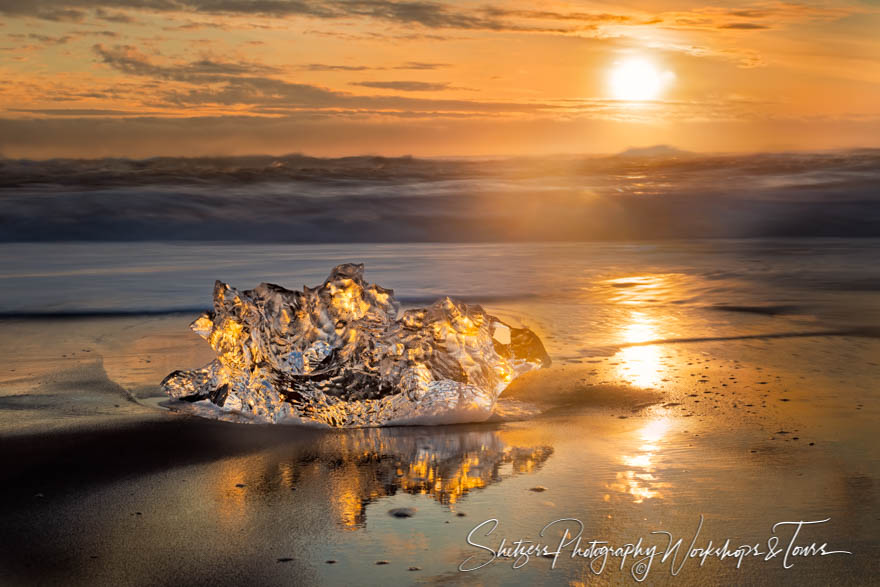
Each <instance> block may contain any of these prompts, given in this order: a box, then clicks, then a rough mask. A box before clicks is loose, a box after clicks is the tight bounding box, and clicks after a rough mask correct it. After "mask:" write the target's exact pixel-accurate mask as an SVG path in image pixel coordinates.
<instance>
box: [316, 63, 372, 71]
mask: <svg viewBox="0 0 880 587" xmlns="http://www.w3.org/2000/svg"><path fill="white" fill-rule="evenodd" d="M302 69H304V70H306V71H367V70H371V69H385V68H384V67H369V66H367V65H328V64H325V63H309V64H308V65H303V66H302Z"/></svg>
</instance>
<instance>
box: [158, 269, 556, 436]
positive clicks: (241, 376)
mask: <svg viewBox="0 0 880 587" xmlns="http://www.w3.org/2000/svg"><path fill="white" fill-rule="evenodd" d="M363 270H364V266H363V265H355V264H345V265H339V266H338V267H336V268H334V269H333V271H332V273H331V274H330V276H329V277H328V278H327V280H326V281H325V282H324V283H323V284H322V285H320V286H318V287H316V288H309V287H305V288H303V291H291V290H288V289H285V288H283V287H280V286H277V285H272V284H269V283H263V284H260V285H259V286H257V287H256V288H255V289H252V290H248V291H237V290H235V289H233V288H231V287H229V286H228V285H226V284H224V283H221V282H219V281H218V282H217V283H216V284H215V285H214V310H213V312H207V313H205V314H202V315H201V316H200V317H199V318H198V319H197V320H196V321H195V322H193V323H192V325H191V328H192V329H193V330H194V331H195V332H196V333H197V334H199V335H200V336H202V337H203V338H205V339H206V340H208V342H210V344H211V347H212V348H213V349H214V350H215V351H216V352H217V358H216V359H215V360H213V361H211V363H209V364H208V365H206V366H205V367H203V368H201V369H196V370H192V371H175V372H173V373H171V374H170V375H168V377H166V378H165V379H164V381H162V387H163V388H164V389H165V391H166V392H167V393H168V395H170V396H171V397H172V398H176V399H178V400H183V401H186V402H194V403H195V404H197V405H198V406H199V408H200V409H199V410H197V411H198V412H199V413H201V414H202V415H210V416H213V417H218V418H220V417H222V418H224V419H225V418H228V417H230V416H234V417H235V419H241V420H244V421H252V422H266V423H304V424H323V425H328V426H336V427H363V426H387V425H402V424H449V423H457V422H477V421H482V420H485V419H486V418H488V417H489V416H490V415H491V414H492V410H493V408H494V406H495V402H496V400H497V399H498V396H499V395H501V392H503V391H504V389H505V388H506V387H507V386H508V384H510V382H511V381H513V379H514V378H516V377H517V376H519V375H521V374H523V373H525V372H527V371H530V370H533V369H538V368H540V367H542V366H548V365H549V364H550V357H549V356H548V355H547V352H546V351H545V350H544V345H543V344H542V343H541V341H540V339H539V338H538V337H537V336H536V335H535V334H534V333H533V332H532V331H531V330H528V329H526V328H513V327H511V326H509V325H507V324H505V323H503V322H502V321H501V320H499V319H498V318H495V317H494V316H491V315H489V314H487V313H486V312H485V311H484V310H483V308H481V307H480V306H477V305H470V304H465V303H462V302H460V301H456V300H453V299H450V298H443V299H441V300H438V301H437V302H435V303H434V304H433V305H431V306H430V307H428V308H416V309H407V310H403V311H401V308H400V304H399V303H398V302H396V301H395V300H394V297H393V294H394V292H393V291H392V290H389V289H384V288H382V287H379V286H378V285H367V284H366V283H365V282H364V280H363Z"/></svg>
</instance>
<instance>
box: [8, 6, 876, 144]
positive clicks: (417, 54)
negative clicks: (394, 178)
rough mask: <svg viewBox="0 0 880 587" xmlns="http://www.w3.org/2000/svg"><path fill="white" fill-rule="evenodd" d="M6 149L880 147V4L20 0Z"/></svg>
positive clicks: (11, 31)
mask: <svg viewBox="0 0 880 587" xmlns="http://www.w3.org/2000/svg"><path fill="white" fill-rule="evenodd" d="M0 110H2V113H0V154H2V155H5V156H7V157H52V156H82V157H91V156H136V157H141V156H153V155H203V154H208V155H212V154H246V153H289V152H302V153H307V154H314V155H326V156H337V155H354V154H364V153H373V154H381V155H403V154H412V155H417V156H436V155H442V156H470V155H503V154H525V155H532V154H535V155H541V154H553V153H608V152H614V151H618V150H621V149H624V148H627V147H630V146H645V145H651V144H660V143H663V144H670V145H674V146H676V147H679V148H683V149H689V150H695V151H755V150H764V151H766V150H782V149H798V150H800V149H829V148H843V147H856V146H874V147H877V146H880V2H877V1H874V0H871V1H866V0H863V1H856V0H853V1H840V2H777V1H758V2H723V1H719V2H698V1H687V0H681V1H667V2H653V1H623V2H559V1H543V2H542V1H538V0H533V1H530V2H520V1H500V0H499V1H494V2H493V1H491V0H490V1H489V2H481V1H470V0H469V1H455V2H453V1H445V2H441V1H437V2H427V1H420V0H414V1H392V0H352V1H346V0H0Z"/></svg>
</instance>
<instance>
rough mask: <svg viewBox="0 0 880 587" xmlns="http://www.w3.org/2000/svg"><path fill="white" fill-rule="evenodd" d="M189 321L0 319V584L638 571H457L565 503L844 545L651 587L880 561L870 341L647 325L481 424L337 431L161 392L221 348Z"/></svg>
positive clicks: (601, 522) (658, 576)
mask: <svg viewBox="0 0 880 587" xmlns="http://www.w3.org/2000/svg"><path fill="white" fill-rule="evenodd" d="M521 310H522V309H521V308H517V307H514V306H510V307H506V308H505V307H502V308H501V312H500V313H504V312H506V313H508V314H510V315H518V313H520V312H521ZM532 311H537V310H535V309H534V308H532ZM538 315H539V316H545V314H540V312H538ZM731 315H732V316H734V317H735V318H734V319H736V320H740V318H739V316H740V315H741V313H731ZM190 319H191V316H189V315H184V314H181V315H169V316H152V317H150V316H127V317H117V318H69V319H43V320H40V319H37V320H33V319H31V320H13V319H8V320H3V321H2V326H3V328H4V336H3V338H2V342H0V345H2V347H3V348H2V349H0V351H2V356H4V357H16V360H15V361H14V362H8V363H6V364H4V365H3V366H2V369H0V371H2V373H0V419H2V420H0V424H2V430H3V432H2V445H3V450H2V451H0V460H2V466H0V493H2V496H0V504H2V505H0V518H2V520H3V532H2V536H0V569H2V570H3V581H2V582H3V584H10V585H31V584H45V585H57V584H69V585H120V584H126V585H129V584H130V585H157V584H167V585H188V584H221V585H240V584H243V583H257V584H267V585H282V584H344V583H349V584H351V583H358V584H364V585H380V584H388V583H390V582H397V583H405V584H408V583H422V582H424V583H459V582H461V583H464V582H468V583H477V584H500V583H503V584H523V585H525V584H534V583H548V584H561V585H578V584H581V583H584V584H634V581H633V580H632V579H631V578H630V576H629V574H628V573H630V572H631V570H632V569H631V566H632V565H631V563H630V562H627V563H626V564H625V565H624V569H623V570H620V569H619V568H618V567H617V566H616V565H615V561H614V559H612V562H610V563H609V566H608V568H606V569H605V570H604V571H603V572H602V573H601V574H600V575H595V574H592V573H591V572H590V570H589V567H588V566H587V563H586V562H585V561H584V560H583V559H579V558H578V559H572V558H571V557H569V556H567V555H568V554H570V553H568V552H566V553H563V554H562V555H560V557H559V558H558V560H557V561H556V564H555V568H553V569H551V568H550V567H551V564H552V561H551V560H550V559H548V558H544V557H532V558H531V559H530V561H529V562H528V564H526V565H524V566H523V567H522V568H519V569H516V570H515V569H513V568H512V561H511V560H508V559H504V560H498V561H496V562H494V563H492V564H489V565H487V566H486V567H484V568H481V569H480V570H478V571H474V572H469V573H461V572H459V571H458V567H459V565H460V564H461V563H462V562H463V561H465V560H466V559H467V558H468V557H471V556H473V557H477V558H476V559H472V560H484V558H485V551H484V550H481V549H478V548H475V547H474V546H469V545H468V544H467V542H466V537H467V535H468V533H469V532H470V531H471V530H472V529H473V528H474V527H475V526H477V525H478V524H480V523H481V522H483V521H484V520H487V519H489V518H497V519H498V520H499V526H498V529H497V530H496V531H495V533H494V534H493V535H492V536H489V537H485V536H483V537H482V538H481V540H482V544H484V545H487V546H493V547H494V546H497V545H498V542H499V541H500V539H501V537H506V538H507V539H508V542H510V541H513V540H517V539H519V538H526V539H533V540H537V539H539V536H538V533H539V532H540V530H541V528H542V527H543V526H544V525H545V524H547V523H548V522H551V521H553V520H557V519H560V518H566V517H572V518H577V519H579V520H581V521H582V522H583V524H584V527H585V536H589V537H590V538H595V539H598V540H607V541H610V542H612V543H614V544H623V543H626V542H630V541H635V540H637V539H638V538H639V537H644V539H645V540H646V541H650V542H651V543H654V544H661V543H662V541H660V540H658V537H657V536H656V535H654V536H653V537H652V536H651V534H650V532H651V531H656V530H666V531H669V532H671V533H672V534H673V535H674V536H676V537H681V538H684V541H685V543H686V544H687V543H689V542H690V539H691V537H692V536H693V535H694V532H695V530H696V527H697V524H698V523H699V520H700V516H701V515H702V516H704V518H705V521H704V525H703V528H702V531H701V534H700V536H701V538H700V542H701V543H703V545H705V542H706V541H708V540H709V539H711V540H713V542H714V543H715V544H716V545H717V544H718V543H719V542H723V541H724V539H726V538H730V539H731V542H732V543H734V544H737V545H738V544H742V543H749V544H752V543H756V542H759V543H761V544H762V545H766V542H767V539H768V538H769V537H770V536H771V535H772V534H771V526H772V525H773V524H775V523H776V522H780V521H797V520H822V519H826V518H830V521H829V522H827V523H825V524H823V525H821V526H820V527H815V528H810V529H808V530H804V531H803V533H802V537H801V539H799V540H798V544H809V543H812V542H814V541H816V542H818V543H820V544H821V543H823V542H827V543H828V547H829V550H832V549H833V550H846V551H851V552H852V553H853V554H852V555H830V556H824V557H819V556H816V557H800V558H798V559H797V560H795V561H794V566H793V567H792V568H790V569H784V568H783V565H782V563H781V561H780V560H779V559H778V558H777V559H773V560H769V561H764V560H757V559H755V560H752V559H746V560H744V562H743V563H742V566H741V568H739V569H737V568H736V561H735V560H731V559H727V560H724V561H718V560H715V559H713V558H709V559H708V560H707V561H706V563H705V564H704V566H702V567H700V566H699V560H690V561H688V562H687V564H685V566H684V567H683V568H682V570H681V571H680V572H679V573H678V574H677V576H672V575H671V573H670V565H669V563H666V564H661V563H659V562H655V563H654V566H653V568H652V570H651V571H650V574H649V578H648V580H647V582H646V584H652V585H654V584H683V585H705V584H750V585H754V584H767V585H776V584H783V583H784V584H799V585H828V584H841V585H865V584H869V583H871V582H872V581H873V580H874V577H876V576H877V572H878V571H880V567H878V562H877V560H878V555H880V549H878V545H877V540H876V537H877V535H878V529H880V516H878V514H877V512H878V511H880V510H878V505H880V503H878V481H877V477H878V471H880V467H878V464H880V463H878V457H880V451H878V447H877V443H876V440H875V438H876V423H877V421H878V415H880V404H878V389H877V385H876V382H877V381H878V380H880V377H878V376H880V362H878V358H877V357H880V341H878V340H877V339H876V338H875V337H873V336H868V335H861V336H856V335H849V336H842V335H823V336H817V335H814V334H809V333H807V334H806V335H803V336H788V335H786V336H775V337H760V336H751V335H748V336H738V337H737V338H735V339H733V340H701V341H691V342H681V341H679V342H664V343H655V344H651V343H650V341H652V340H654V339H657V338H664V339H667V340H668V339H671V338H675V337H672V336H669V333H667V332H660V333H659V334H660V335H661V336H655V334H656V333H655V332H654V331H653V330H652V328H651V326H650V324H651V320H650V316H648V317H643V319H642V320H637V321H633V322H630V323H629V326H628V327H627V328H629V331H628V332H629V334H631V335H632V336H630V339H631V342H624V343H623V344H622V345H618V347H617V348H612V349H605V350H603V352H601V353H600V352H596V353H584V352H576V351H573V350H570V349H571V345H570V343H568V342H566V341H564V340H563V341H558V340H557V341H553V340H551V341H549V343H548V345H549V346H550V350H551V354H555V356H556V357H557V361H556V363H555V364H554V367H552V368H551V369H549V370H547V371H544V372H539V373H535V374H532V375H530V376H527V377H525V378H523V379H521V380H518V381H517V382H515V384H514V385H513V386H512V387H511V388H510V389H508V391H507V393H505V396H504V399H503V401H502V402H501V403H500V405H499V414H501V416H499V417H496V418H495V421H493V422H488V423H484V424H469V425H459V426H444V427H431V428H418V427H407V428H396V429H381V430H380V429H372V430H349V431H332V430H329V431H328V430H312V429H302V428H293V427H269V426H257V425H240V424H231V423H225V422H211V421H205V420H201V419H198V418H194V417H191V416H187V415H185V414H178V413H173V412H169V411H167V410H164V409H162V408H160V407H158V405H157V402H158V399H159V397H160V396H159V392H158V387H157V385H156V382H158V381H159V380H161V378H162V377H163V376H164V375H165V374H166V373H168V372H169V371H171V370H173V369H176V368H182V367H184V368H185V367H194V366H198V365H200V364H202V363H204V362H207V360H209V359H210V358H211V352H210V350H209V349H207V348H206V347H205V345H204V344H203V342H202V341H201V340H200V339H198V338H197V337H195V336H194V335H191V334H189V333H188V332H186V330H185V327H186V324H187V323H188V321H189V320H190ZM742 320H746V321H750V320H772V318H769V317H767V316H758V317H752V316H751V315H746V316H745V317H744V318H743V319H742ZM547 324H551V325H552V316H551V317H550V318H546V320H545V321H542V320H538V327H539V328H540V327H544V328H546V330H545V331H544V332H542V336H548V331H549V327H548V326H546V325H547ZM739 324H740V326H741V328H740V329H739V330H737V331H736V332H737V333H739V334H744V333H745V331H748V332H751V333H752V334H754V333H755V332H756V331H758V330H759V329H758V328H754V324H753V323H752V322H740V323H739ZM768 324H770V325H772V324H773V323H772V322H770V323H768ZM759 325H760V324H759ZM685 326H686V325H682V324H679V325H678V331H679V334H682V333H683V334H685V335H687V334H689V333H692V332H693V329H688V328H686V327H685ZM808 328H812V329H813V330H816V329H817V328H816V326H815V325H813V326H810V325H809V324H805V325H804V327H803V328H802V330H803V331H804V332H806V331H807V330H808ZM730 330H731V329H728V331H730ZM794 330H797V329H794ZM765 331H767V332H771V331H772V329H770V328H765ZM776 331H777V332H778V331H779V329H776ZM785 331H786V332H789V333H791V331H792V329H791V328H788V329H785ZM678 338H687V339H692V338H697V337H693V336H683V337H682V336H679V337H678ZM703 338H709V339H712V338H719V337H703ZM640 339H641V340H640ZM646 343H647V344H646ZM594 346H595V345H594ZM566 349H569V350H568V351H567V350H566ZM569 351H570V352H569ZM558 357H561V358H558ZM524 413H527V414H529V416H528V417H527V418H516V417H515V415H516V414H524ZM505 414H507V415H508V416H507V417H505V416H504V415H505ZM399 508H409V509H411V510H413V511H411V512H409V513H411V514H412V515H411V517H395V516H393V515H390V514H389V511H390V510H394V509H399ZM780 535H781V536H782V541H783V543H786V544H787V540H788V538H789V537H790V532H789V533H788V534H785V533H781V534H780ZM558 540H559V535H556V536H555V537H554V539H553V540H552V541H551V542H552V543H553V544H556V543H558ZM481 557H483V558H481ZM328 561H335V562H332V563H330V562H328ZM380 562H387V564H377V563H380ZM617 562H619V561H617ZM410 569H413V570H410ZM416 569H417V570H416Z"/></svg>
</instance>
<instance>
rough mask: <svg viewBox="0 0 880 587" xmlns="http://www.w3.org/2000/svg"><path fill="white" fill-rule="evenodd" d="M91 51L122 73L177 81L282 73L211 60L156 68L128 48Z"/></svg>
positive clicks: (137, 52) (101, 47) (126, 46)
mask: <svg viewBox="0 0 880 587" xmlns="http://www.w3.org/2000/svg"><path fill="white" fill-rule="evenodd" d="M92 49H93V50H94V51H95V53H96V54H97V55H98V56H99V57H100V58H101V60H102V61H103V62H104V63H106V64H107V65H109V66H110V67H112V68H113V69H116V70H118V71H121V72H123V73H128V74H132V75H143V76H150V77H157V78H161V79H171V80H178V81H211V79H214V80H217V79H223V78H225V77H227V76H235V75H255V74H273V73H279V72H280V71H281V70H280V69H278V68H275V67H271V66H268V65H263V64H259V63H250V62H224V61H216V60H212V59H200V60H198V61H193V62H190V63H178V64H171V65H158V64H155V63H153V62H152V60H151V59H150V57H149V56H148V55H145V54H144V53H142V52H140V51H139V50H138V49H137V48H135V47H132V46H131V45H116V46H114V47H112V48H108V47H105V46H104V45H102V44H100V43H99V44H97V45H94V46H93V47H92Z"/></svg>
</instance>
